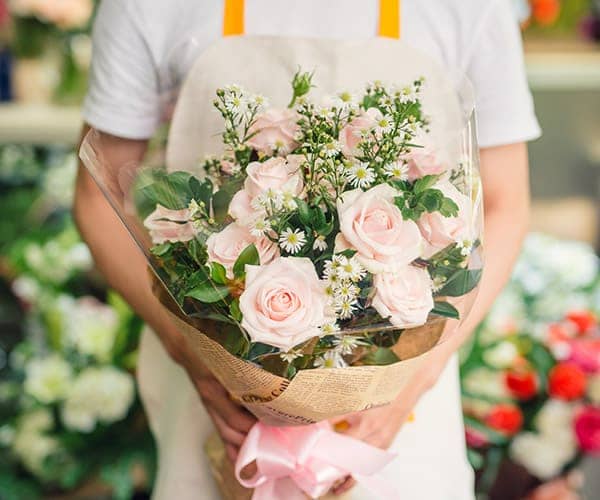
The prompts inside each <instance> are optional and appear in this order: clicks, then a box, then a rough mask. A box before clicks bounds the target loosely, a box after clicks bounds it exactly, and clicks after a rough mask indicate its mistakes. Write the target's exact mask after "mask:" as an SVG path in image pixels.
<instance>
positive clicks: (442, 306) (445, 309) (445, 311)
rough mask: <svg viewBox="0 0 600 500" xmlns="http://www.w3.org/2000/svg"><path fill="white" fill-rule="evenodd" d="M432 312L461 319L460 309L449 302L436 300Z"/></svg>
mask: <svg viewBox="0 0 600 500" xmlns="http://www.w3.org/2000/svg"><path fill="white" fill-rule="evenodd" d="M431 312H432V313H433V314H437V315H438V316H444V317H446V318H452V319H460V313H459V312H458V309H456V307H454V306H453V305H452V304H450V303H449V302H436V303H435V306H434V308H433V309H432V310H431Z"/></svg>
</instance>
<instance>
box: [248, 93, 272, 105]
mask: <svg viewBox="0 0 600 500" xmlns="http://www.w3.org/2000/svg"><path fill="white" fill-rule="evenodd" d="M251 101H252V104H254V105H255V106H258V107H261V106H262V107H267V106H268V105H269V100H268V99H267V98H266V97H265V96H263V95H260V94H255V95H254V96H252V100H251Z"/></svg>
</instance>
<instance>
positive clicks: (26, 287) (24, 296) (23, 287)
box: [11, 275, 43, 304]
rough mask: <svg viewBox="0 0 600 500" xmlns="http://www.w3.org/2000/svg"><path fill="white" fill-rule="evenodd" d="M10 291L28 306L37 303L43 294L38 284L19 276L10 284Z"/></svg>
mask: <svg viewBox="0 0 600 500" xmlns="http://www.w3.org/2000/svg"><path fill="white" fill-rule="evenodd" d="M11 289H12V291H13V293H14V294H15V295H16V296H17V297H19V299H21V300H22V301H23V302H27V303H29V304H33V303H35V302H37V301H38V299H39V298H40V296H41V294H42V293H43V290H42V287H40V284H39V283H38V282H37V281H36V280H34V279H33V278H31V277H29V276H25V275H21V276H19V277H18V278H17V279H15V280H14V281H13V282H12V285H11Z"/></svg>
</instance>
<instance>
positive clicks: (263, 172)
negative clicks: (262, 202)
mask: <svg viewBox="0 0 600 500" xmlns="http://www.w3.org/2000/svg"><path fill="white" fill-rule="evenodd" d="M246 174H247V176H248V177H246V181H245V182H244V189H245V190H246V193H248V196H249V197H250V199H254V198H256V197H257V196H259V195H261V194H263V193H265V192H267V191H268V190H270V189H272V190H275V191H289V192H290V193H292V194H293V195H294V196H300V194H301V193H302V190H303V189H304V182H303V178H302V172H300V171H299V169H298V164H297V162H291V163H289V162H288V161H286V160H285V159H284V158H279V157H277V158H271V159H269V160H267V161H265V162H262V163H261V162H258V161H253V162H252V163H250V165H248V167H246Z"/></svg>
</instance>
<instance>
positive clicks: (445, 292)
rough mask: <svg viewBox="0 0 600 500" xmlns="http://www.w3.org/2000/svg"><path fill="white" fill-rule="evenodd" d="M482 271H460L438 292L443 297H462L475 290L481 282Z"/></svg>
mask: <svg viewBox="0 0 600 500" xmlns="http://www.w3.org/2000/svg"><path fill="white" fill-rule="evenodd" d="M481 274H482V270H481V269H459V270H458V271H456V272H455V273H454V274H453V275H452V276H450V277H449V278H448V280H447V281H446V283H445V284H444V286H443V287H442V289H441V290H440V291H439V292H437V295H439V296H441V297H444V296H446V297H461V296H462V295H465V294H467V293H469V292H470V291H471V290H473V289H474V288H475V287H476V286H477V284H478V283H479V281H480V280H481Z"/></svg>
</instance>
